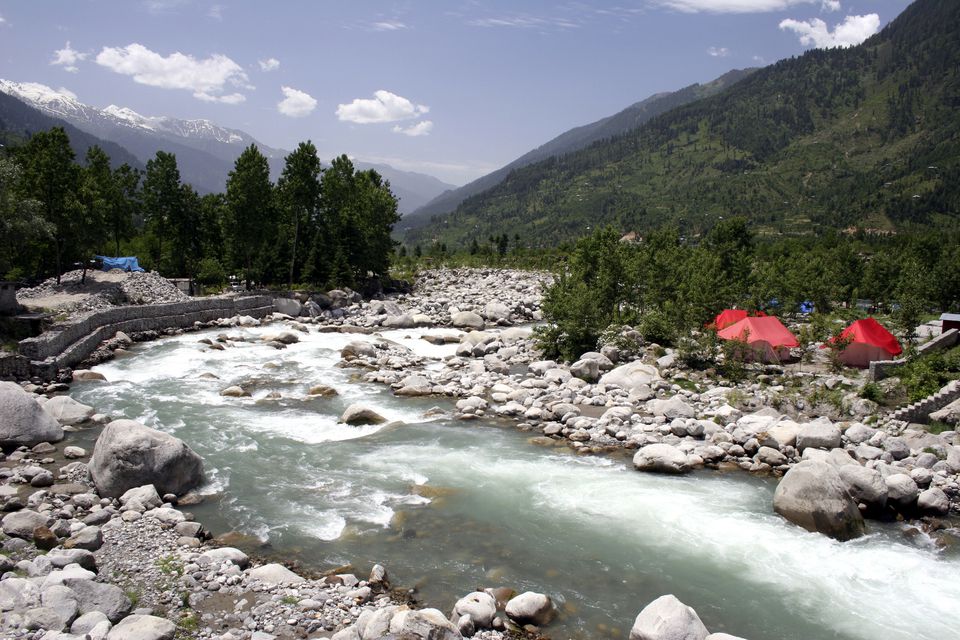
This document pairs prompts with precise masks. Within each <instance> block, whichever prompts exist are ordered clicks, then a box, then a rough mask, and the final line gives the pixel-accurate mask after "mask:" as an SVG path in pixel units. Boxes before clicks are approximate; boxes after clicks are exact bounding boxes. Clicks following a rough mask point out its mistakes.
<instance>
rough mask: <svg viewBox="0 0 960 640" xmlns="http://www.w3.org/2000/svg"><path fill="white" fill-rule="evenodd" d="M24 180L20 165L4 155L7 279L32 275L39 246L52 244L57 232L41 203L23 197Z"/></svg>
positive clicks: (3, 265)
mask: <svg viewBox="0 0 960 640" xmlns="http://www.w3.org/2000/svg"><path fill="white" fill-rule="evenodd" d="M21 177H22V171H21V169H20V166H19V165H18V164H17V163H16V161H14V160H13V158H8V157H5V156H3V155H0V238H3V242H0V278H5V279H8V278H17V277H21V276H23V275H27V274H32V273H33V272H34V271H35V269H36V253H37V252H36V248H37V243H38V242H41V243H42V242H45V241H47V240H49V239H50V238H51V237H52V236H53V232H54V228H53V225H52V224H50V223H49V222H47V221H46V219H44V217H43V207H42V205H41V203H40V202H39V201H37V200H35V199H33V198H30V197H28V196H24V195H23V193H22V190H21V188H20V181H21Z"/></svg>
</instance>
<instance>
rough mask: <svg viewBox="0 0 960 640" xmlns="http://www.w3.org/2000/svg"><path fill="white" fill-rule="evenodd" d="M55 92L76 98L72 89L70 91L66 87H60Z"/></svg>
mask: <svg viewBox="0 0 960 640" xmlns="http://www.w3.org/2000/svg"><path fill="white" fill-rule="evenodd" d="M57 93H59V94H60V95H64V96H67V97H68V98H73V99H74V100H76V99H77V94H75V93H74V92H73V91H70V89H67V88H66V87H60V88H59V89H57Z"/></svg>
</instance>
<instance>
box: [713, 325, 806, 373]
mask: <svg viewBox="0 0 960 640" xmlns="http://www.w3.org/2000/svg"><path fill="white" fill-rule="evenodd" d="M717 335H718V336H720V337H721V338H723V339H724V340H744V341H746V343H747V344H749V345H750V347H751V348H752V349H753V351H754V354H755V357H757V358H759V359H761V360H764V361H766V362H782V361H783V360H786V359H787V358H789V357H790V348H791V347H798V346H800V343H799V342H797V339H796V337H794V335H793V334H792V333H790V330H789V329H787V328H786V327H785V326H783V323H782V322H780V320H778V319H777V318H774V317H773V316H764V317H761V318H744V319H743V320H740V321H739V322H737V323H735V324H732V325H730V326H729V327H727V328H726V329H723V330H721V331H720V332H719V333H717Z"/></svg>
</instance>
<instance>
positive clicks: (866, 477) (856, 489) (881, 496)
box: [837, 464, 887, 511]
mask: <svg viewBox="0 0 960 640" xmlns="http://www.w3.org/2000/svg"><path fill="white" fill-rule="evenodd" d="M837 471H838V472H839V474H840V479H841V480H843V483H844V485H846V487H847V491H849V492H850V495H851V496H853V499H854V500H856V501H857V503H859V504H864V505H866V506H867V507H868V508H869V510H871V511H879V510H881V509H883V508H884V507H885V506H886V505H887V483H886V482H884V481H883V476H881V475H880V472H879V471H877V470H876V469H868V468H866V467H861V466H860V465H859V464H845V465H842V466H840V467H837Z"/></svg>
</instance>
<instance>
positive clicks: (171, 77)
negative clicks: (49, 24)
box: [97, 43, 253, 104]
mask: <svg viewBox="0 0 960 640" xmlns="http://www.w3.org/2000/svg"><path fill="white" fill-rule="evenodd" d="M97 64H99V65H100V66H102V67H106V68H107V69H110V70H111V71H114V72H116V73H119V74H122V75H125V76H132V77H133V80H134V82H138V83H140V84H145V85H149V86H151V87H160V88H162V89H186V90H188V91H192V92H193V97H194V98H197V99H198V100H203V101H205V102H222V103H225V104H237V103H239V102H243V101H244V100H245V99H246V98H245V96H244V95H243V94H241V93H231V94H228V95H223V93H224V90H225V88H226V86H227V85H230V86H233V87H241V88H244V89H253V87H251V86H250V85H249V83H248V78H247V74H246V73H245V72H244V70H243V69H242V68H241V67H240V65H238V64H237V63H236V62H234V61H233V60H231V59H230V58H228V57H227V56H225V55H222V54H219V53H215V54H213V55H212V56H210V57H209V58H205V59H203V60H198V59H196V58H194V57H193V56H190V55H186V54H183V53H180V52H179V51H177V52H174V53H171V54H170V55H169V56H166V57H164V56H162V55H160V54H159V53H156V52H155V51H151V50H150V49H147V48H146V47H145V46H143V45H142V44H137V43H134V44H128V45H127V46H125V47H104V48H103V50H102V51H101V52H100V53H99V54H97Z"/></svg>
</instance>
